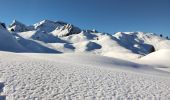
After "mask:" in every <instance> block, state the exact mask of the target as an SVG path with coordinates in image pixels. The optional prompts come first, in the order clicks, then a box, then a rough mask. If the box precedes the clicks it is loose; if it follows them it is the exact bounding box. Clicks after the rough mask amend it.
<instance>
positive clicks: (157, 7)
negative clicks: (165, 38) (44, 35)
mask: <svg viewBox="0 0 170 100" xmlns="http://www.w3.org/2000/svg"><path fill="white" fill-rule="evenodd" d="M13 19H17V20H19V21H21V22H23V23H25V24H27V25H30V24H34V23H36V22H38V21H41V20H43V19H49V20H62V21H65V22H69V23H72V24H74V25H76V26H79V27H80V28H82V29H97V30H98V31H101V32H108V33H114V32H117V31H144V32H155V33H163V34H164V35H169V36H170V0H1V1H0V21H3V22H5V23H7V24H9V23H10V22H11V21H12V20H13Z"/></svg>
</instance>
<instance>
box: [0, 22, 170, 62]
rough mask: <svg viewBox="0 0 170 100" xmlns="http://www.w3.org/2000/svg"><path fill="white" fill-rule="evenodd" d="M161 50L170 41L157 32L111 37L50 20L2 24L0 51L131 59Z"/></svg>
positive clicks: (166, 47) (129, 33)
mask: <svg viewBox="0 0 170 100" xmlns="http://www.w3.org/2000/svg"><path fill="white" fill-rule="evenodd" d="M160 49H170V41H169V40H168V39H167V38H164V37H161V36H160V35H157V34H154V33H144V32H117V33H115V34H113V35H112V34H108V33H102V32H98V31H96V30H82V29H80V28H78V27H76V26H74V25H72V24H69V23H65V22H62V21H50V20H43V21H41V22H38V23H36V24H34V25H31V26H27V25H25V24H23V23H21V22H19V21H16V20H14V21H13V22H12V23H11V24H10V25H9V26H8V27H6V26H5V24H3V23H1V24H0V50H1V51H11V52H35V53H90V54H96V55H103V56H109V57H115V58H121V59H131V60H132V59H137V58H140V57H142V56H145V55H147V54H149V53H151V52H154V51H157V50H160Z"/></svg>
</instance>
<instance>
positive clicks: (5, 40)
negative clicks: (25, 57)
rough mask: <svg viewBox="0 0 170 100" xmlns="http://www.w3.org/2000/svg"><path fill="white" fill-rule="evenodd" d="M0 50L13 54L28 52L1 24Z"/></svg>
mask: <svg viewBox="0 0 170 100" xmlns="http://www.w3.org/2000/svg"><path fill="white" fill-rule="evenodd" d="M0 50H1V51H12V52H24V51H25V52H26V51H27V50H26V49H25V48H24V47H23V46H22V45H20V44H19V43H18V42H17V40H16V39H15V37H14V36H13V35H12V34H11V33H9V32H8V31H7V29H6V28H4V27H3V26H2V25H1V24H0Z"/></svg>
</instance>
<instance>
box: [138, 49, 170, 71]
mask: <svg viewBox="0 0 170 100" xmlns="http://www.w3.org/2000/svg"><path fill="white" fill-rule="evenodd" d="M169 57H170V50H169V49H162V50H158V51H156V52H153V53H151V54H148V55H146V56H144V57H142V58H141V59H139V61H138V62H140V63H145V64H149V65H152V66H155V67H156V68H157V69H161V70H164V71H169V72H170V59H169Z"/></svg>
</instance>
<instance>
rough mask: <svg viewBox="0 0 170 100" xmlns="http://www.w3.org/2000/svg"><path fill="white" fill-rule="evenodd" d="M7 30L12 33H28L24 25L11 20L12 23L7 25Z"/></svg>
mask: <svg viewBox="0 0 170 100" xmlns="http://www.w3.org/2000/svg"><path fill="white" fill-rule="evenodd" d="M8 30H9V31H12V32H24V31H28V28H27V26H26V25H25V24H23V23H21V22H19V21H17V20H13V22H12V23H11V24H10V25H9V28H8Z"/></svg>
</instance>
